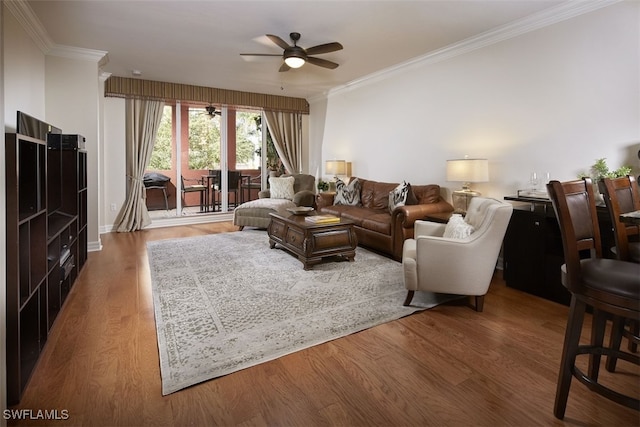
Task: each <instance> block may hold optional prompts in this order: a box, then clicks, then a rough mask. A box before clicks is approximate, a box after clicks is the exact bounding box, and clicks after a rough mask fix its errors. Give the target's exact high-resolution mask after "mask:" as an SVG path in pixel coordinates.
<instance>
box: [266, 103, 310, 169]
mask: <svg viewBox="0 0 640 427" xmlns="http://www.w3.org/2000/svg"><path fill="white" fill-rule="evenodd" d="M264 115H265V118H266V119H267V126H268V127H269V132H271V137H272V138H273V145H275V147H276V151H277V152H278V156H280V160H282V163H283V164H284V167H285V169H286V170H287V172H288V173H300V172H302V116H301V115H300V114H298V113H284V112H279V111H265V112H264Z"/></svg>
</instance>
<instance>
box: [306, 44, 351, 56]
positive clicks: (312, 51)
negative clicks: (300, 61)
mask: <svg viewBox="0 0 640 427" xmlns="http://www.w3.org/2000/svg"><path fill="white" fill-rule="evenodd" d="M336 50H342V45H341V44H340V43H338V42H333V43H325V44H319V45H318V46H314V47H310V48H309V49H305V51H306V52H307V55H319V54H321V53H329V52H335V51H336Z"/></svg>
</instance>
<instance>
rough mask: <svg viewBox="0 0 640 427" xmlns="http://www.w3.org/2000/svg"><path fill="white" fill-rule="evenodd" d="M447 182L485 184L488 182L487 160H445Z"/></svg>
mask: <svg viewBox="0 0 640 427" xmlns="http://www.w3.org/2000/svg"><path fill="white" fill-rule="evenodd" d="M447 181H458V182H487V181H489V160H487V159H454V160H447Z"/></svg>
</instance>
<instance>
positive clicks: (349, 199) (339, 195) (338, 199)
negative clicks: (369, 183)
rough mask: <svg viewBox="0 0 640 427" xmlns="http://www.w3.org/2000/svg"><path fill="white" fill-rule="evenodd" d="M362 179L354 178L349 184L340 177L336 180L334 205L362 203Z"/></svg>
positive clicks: (356, 204)
mask: <svg viewBox="0 0 640 427" xmlns="http://www.w3.org/2000/svg"><path fill="white" fill-rule="evenodd" d="M360 187H361V185H360V181H359V180H358V178H354V179H353V181H351V182H350V183H349V184H345V183H344V181H342V180H341V179H340V178H338V180H337V181H336V195H335V197H334V199H333V204H334V205H348V206H358V205H360Z"/></svg>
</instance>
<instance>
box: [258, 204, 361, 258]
mask: <svg viewBox="0 0 640 427" xmlns="http://www.w3.org/2000/svg"><path fill="white" fill-rule="evenodd" d="M269 215H271V222H270V223H269V227H268V229H267V233H268V234H269V245H270V246H271V249H273V248H275V247H276V244H278V245H280V246H282V247H283V248H284V249H286V250H288V251H289V252H291V253H293V254H294V255H296V256H297V257H298V259H299V260H300V261H302V264H303V266H304V269H305V270H308V269H309V268H310V267H311V266H312V265H313V264H317V263H319V262H320V261H321V260H322V258H325V257H329V256H341V257H344V258H346V259H348V260H349V261H353V260H354V258H355V256H356V246H357V245H358V238H357V237H356V233H355V230H354V229H353V221H350V220H347V219H340V222H337V223H333V224H312V223H310V222H307V221H305V216H304V215H281V214H279V213H270V214H269Z"/></svg>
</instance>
